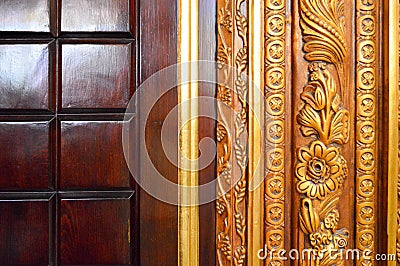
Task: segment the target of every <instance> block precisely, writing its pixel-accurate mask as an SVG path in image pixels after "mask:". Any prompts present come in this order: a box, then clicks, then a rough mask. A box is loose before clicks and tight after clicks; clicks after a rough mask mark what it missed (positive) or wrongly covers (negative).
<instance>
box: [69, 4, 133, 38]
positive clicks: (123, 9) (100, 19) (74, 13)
mask: <svg viewBox="0 0 400 266" xmlns="http://www.w3.org/2000/svg"><path fill="white" fill-rule="evenodd" d="M130 9H131V6H130V0H61V31H63V32H129V31H130V27H131V25H130V21H133V20H132V19H131V18H130V16H129V13H130V12H129V10H130ZM132 10H133V9H132ZM133 13H134V12H132V14H133Z"/></svg>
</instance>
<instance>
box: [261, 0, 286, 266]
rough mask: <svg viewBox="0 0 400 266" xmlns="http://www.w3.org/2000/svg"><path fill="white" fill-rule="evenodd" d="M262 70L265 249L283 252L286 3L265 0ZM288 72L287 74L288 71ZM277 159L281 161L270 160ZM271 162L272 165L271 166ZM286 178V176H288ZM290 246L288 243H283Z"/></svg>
mask: <svg viewBox="0 0 400 266" xmlns="http://www.w3.org/2000/svg"><path fill="white" fill-rule="evenodd" d="M264 4H265V11H264V14H265V18H264V31H265V36H264V40H265V44H264V47H267V48H265V52H264V59H265V66H264V82H265V85H264V99H265V102H264V108H265V116H264V123H265V126H264V129H265V130H264V134H265V136H264V140H265V150H264V157H265V160H264V161H265V162H266V163H265V171H264V173H265V174H264V175H265V182H264V184H265V185H264V190H265V211H264V214H265V230H264V231H265V233H264V234H265V245H266V247H267V248H268V250H272V249H277V250H278V249H284V248H285V247H286V246H285V244H287V243H285V238H286V237H285V184H286V183H285V174H287V173H286V172H287V171H286V166H285V164H287V165H289V164H288V163H287V162H288V159H289V158H288V157H286V155H285V149H287V148H288V145H287V139H286V137H285V135H286V133H285V131H286V129H285V123H286V117H287V116H288V115H287V114H288V113H287V112H286V110H285V108H286V107H285V106H286V100H287V98H286V96H285V94H286V83H287V80H286V77H287V76H288V75H289V74H288V69H289V66H288V60H287V51H288V49H289V48H288V47H287V46H288V44H287V43H286V35H287V34H286V31H287V24H286V23H287V22H286V8H287V6H286V5H287V1H282V2H277V1H275V0H265V3H264ZM289 72H290V71H289ZM275 158H281V159H282V160H274V159H275ZM272 162H275V163H272ZM288 177H290V176H288ZM287 242H290V241H287ZM283 264H284V260H282V259H280V258H279V257H278V256H273V257H271V256H268V257H267V258H266V260H265V265H283Z"/></svg>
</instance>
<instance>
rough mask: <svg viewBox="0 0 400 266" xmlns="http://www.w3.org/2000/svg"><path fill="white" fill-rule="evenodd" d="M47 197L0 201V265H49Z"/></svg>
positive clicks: (48, 205) (48, 210)
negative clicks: (42, 198)
mask: <svg viewBox="0 0 400 266" xmlns="http://www.w3.org/2000/svg"><path fill="white" fill-rule="evenodd" d="M49 207H50V203H49V201H48V200H31V201H0V213H1V215H0V225H1V226H0V239H1V241H0V265H2V266H17V265H49V264H50V262H49V257H50V249H51V248H50V246H51V244H50V243H49V242H50V240H49V239H51V237H50V220H49V213H51V212H50V209H49Z"/></svg>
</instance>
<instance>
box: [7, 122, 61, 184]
mask: <svg viewBox="0 0 400 266" xmlns="http://www.w3.org/2000/svg"><path fill="white" fill-rule="evenodd" d="M53 123H54V122H53ZM50 124H51V122H48V121H42V122H0V150H1V151H2V152H1V153H0V190H9V189H12V190H14V189H24V190H31V189H47V188H49V186H50V184H49V181H51V180H52V179H53V176H52V175H53V174H52V170H51V154H50V153H51V152H52V150H51V149H52V147H51V129H50Z"/></svg>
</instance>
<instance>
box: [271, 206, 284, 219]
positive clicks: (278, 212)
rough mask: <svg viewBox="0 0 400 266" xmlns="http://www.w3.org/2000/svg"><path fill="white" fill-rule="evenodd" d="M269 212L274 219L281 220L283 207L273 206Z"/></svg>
mask: <svg viewBox="0 0 400 266" xmlns="http://www.w3.org/2000/svg"><path fill="white" fill-rule="evenodd" d="M269 212H270V213H271V214H270V215H271V219H272V220H280V219H281V217H282V209H281V208H279V207H273V208H271V210H270V211H269Z"/></svg>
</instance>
